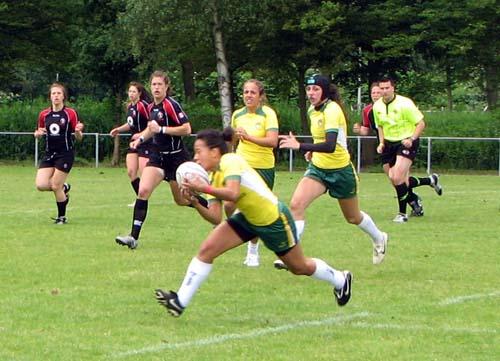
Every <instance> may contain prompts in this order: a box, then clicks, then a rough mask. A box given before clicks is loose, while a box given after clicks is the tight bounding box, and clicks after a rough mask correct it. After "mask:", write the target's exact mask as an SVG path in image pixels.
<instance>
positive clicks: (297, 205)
mask: <svg viewBox="0 0 500 361" xmlns="http://www.w3.org/2000/svg"><path fill="white" fill-rule="evenodd" d="M304 208H305V205H304V202H301V201H300V200H294V199H292V201H291V202H290V211H291V212H292V215H293V218H295V219H303V218H304Z"/></svg>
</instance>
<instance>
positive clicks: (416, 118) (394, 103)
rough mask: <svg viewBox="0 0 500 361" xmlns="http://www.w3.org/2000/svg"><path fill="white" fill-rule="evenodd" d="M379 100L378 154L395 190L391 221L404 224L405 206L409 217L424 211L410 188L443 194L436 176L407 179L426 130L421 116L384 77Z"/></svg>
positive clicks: (376, 109) (375, 111)
mask: <svg viewBox="0 0 500 361" xmlns="http://www.w3.org/2000/svg"><path fill="white" fill-rule="evenodd" d="M379 87H380V89H381V90H382V97H381V98H380V99H379V100H377V101H376V102H375V104H373V116H374V118H375V123H376V125H377V129H378V135H379V145H378V147H377V152H378V153H380V154H381V155H382V163H383V164H384V168H385V167H389V172H388V176H389V179H390V180H391V183H392V184H393V186H394V188H395V189H396V194H397V197H398V205H399V213H398V214H397V215H396V217H395V218H394V222H397V223H405V222H407V221H408V217H407V215H406V204H407V203H408V204H410V206H411V207H412V208H413V212H412V214H414V215H416V216H423V214H424V211H423V207H422V203H421V201H420V198H419V197H418V195H416V194H415V193H413V188H415V187H419V186H423V185H428V186H431V187H432V188H434V190H435V191H436V193H437V194H438V195H442V194H443V189H442V187H441V184H440V183H439V175H437V174H436V173H433V174H431V175H430V176H429V177H423V178H417V177H413V176H411V177H410V168H411V165H412V164H413V160H414V159H415V157H416V155H417V151H418V148H419V145H420V140H419V138H420V135H421V134H422V132H423V131H424V129H425V122H424V116H423V114H422V113H421V112H420V110H418V108H417V107H416V106H415V104H414V103H413V101H412V100H411V99H409V98H406V97H403V96H401V95H399V94H396V93H395V88H394V80H392V79H391V78H383V79H382V80H380V81H379Z"/></svg>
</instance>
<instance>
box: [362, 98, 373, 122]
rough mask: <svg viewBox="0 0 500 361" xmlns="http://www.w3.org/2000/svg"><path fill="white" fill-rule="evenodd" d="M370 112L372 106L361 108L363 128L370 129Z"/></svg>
mask: <svg viewBox="0 0 500 361" xmlns="http://www.w3.org/2000/svg"><path fill="white" fill-rule="evenodd" d="M371 110H372V105H371V104H370V105H367V106H366V107H364V108H363V113H362V117H361V121H362V123H361V124H362V125H363V127H367V128H371V122H370V117H369V115H370V111H371Z"/></svg>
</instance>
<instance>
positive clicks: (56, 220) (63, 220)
mask: <svg viewBox="0 0 500 361" xmlns="http://www.w3.org/2000/svg"><path fill="white" fill-rule="evenodd" d="M52 219H53V220H54V224H66V223H68V218H66V216H61V217H57V218H52Z"/></svg>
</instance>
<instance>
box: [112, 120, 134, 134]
mask: <svg viewBox="0 0 500 361" xmlns="http://www.w3.org/2000/svg"><path fill="white" fill-rule="evenodd" d="M130 129H131V128H130V125H129V124H128V123H125V124H122V125H120V126H119V127H116V128H113V129H111V131H110V132H109V135H111V136H112V137H115V136H117V135H118V134H119V133H123V132H128V131H130Z"/></svg>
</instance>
